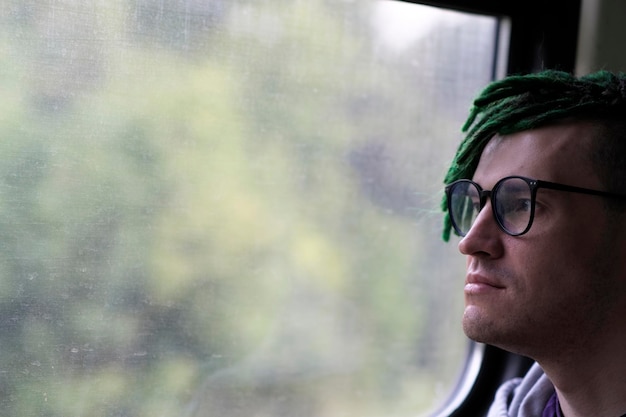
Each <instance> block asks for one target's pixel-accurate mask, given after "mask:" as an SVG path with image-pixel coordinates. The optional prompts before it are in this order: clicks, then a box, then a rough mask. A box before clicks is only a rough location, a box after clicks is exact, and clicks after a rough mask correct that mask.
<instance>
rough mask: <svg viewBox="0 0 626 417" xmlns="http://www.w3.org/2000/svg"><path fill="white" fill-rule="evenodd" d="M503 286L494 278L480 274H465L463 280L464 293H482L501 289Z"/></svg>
mask: <svg viewBox="0 0 626 417" xmlns="http://www.w3.org/2000/svg"><path fill="white" fill-rule="evenodd" d="M504 288H505V287H504V286H503V285H502V284H500V283H499V282H497V281H496V280H494V279H492V278H489V277H487V276H484V275H480V274H467V278H466V280H465V293H466V294H472V295H475V294H482V293H486V292H492V291H498V290H503V289H504Z"/></svg>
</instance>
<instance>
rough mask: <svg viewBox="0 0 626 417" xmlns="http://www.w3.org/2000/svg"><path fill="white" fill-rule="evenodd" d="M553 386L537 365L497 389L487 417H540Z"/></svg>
mask: <svg viewBox="0 0 626 417" xmlns="http://www.w3.org/2000/svg"><path fill="white" fill-rule="evenodd" d="M553 394H554V386H553V385H552V383H551V382H550V380H549V379H548V377H547V376H546V374H544V373H543V370H542V369H541V368H540V367H539V365H538V364H536V363H535V364H534V365H533V366H532V367H531V368H530V370H529V371H528V373H527V374H526V376H524V378H515V379H512V380H510V381H507V382H505V383H504V384H502V385H501V386H500V388H498V391H497V392H496V398H495V400H494V402H493V404H492V405H491V408H490V409H489V413H488V414H487V417H541V415H542V414H543V410H544V408H545V407H546V404H547V403H548V400H549V399H550V397H551V396H552V395H553Z"/></svg>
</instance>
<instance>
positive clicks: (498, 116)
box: [442, 70, 626, 241]
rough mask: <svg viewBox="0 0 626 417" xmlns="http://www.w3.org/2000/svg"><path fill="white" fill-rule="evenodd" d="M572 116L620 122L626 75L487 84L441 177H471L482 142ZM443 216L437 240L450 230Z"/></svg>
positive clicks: (536, 77)
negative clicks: (495, 136)
mask: <svg viewBox="0 0 626 417" xmlns="http://www.w3.org/2000/svg"><path fill="white" fill-rule="evenodd" d="M572 116H576V117H579V118H581V117H582V118H587V119H591V118H601V119H613V118H615V119H618V120H619V119H621V120H626V74H623V73H617V74H616V73H611V72H608V71H600V72H596V73H593V74H590V75H587V76H584V77H580V78H577V77H575V76H573V75H571V74H569V73H566V72H561V71H552V70H550V71H543V72H540V73H536V74H528V75H521V76H510V77H507V78H504V79H502V80H499V81H495V82H493V83H491V84H490V85H488V86H487V87H486V88H485V89H484V90H483V91H482V93H481V94H480V95H479V96H478V97H477V98H476V100H475V101H474V104H473V107H472V109H471V110H470V114H469V117H468V119H467V121H466V122H465V124H464V125H463V128H462V131H463V132H466V133H467V134H466V136H465V139H464V140H463V141H462V142H461V144H460V146H459V148H458V150H457V153H456V155H455V156H454V159H453V161H452V165H451V166H450V169H449V170H448V173H447V174H446V177H445V179H444V183H445V184H449V183H451V182H453V181H456V180H457V179H460V178H472V176H473V175H474V171H475V170H476V167H477V165H478V160H479V159H480V155H481V154H482V151H483V149H484V148H485V146H486V144H487V142H488V141H489V140H490V139H491V137H492V136H493V135H495V134H502V135H506V134H511V133H515V132H521V131H524V130H529V129H533V128H537V127H540V126H544V125H547V124H549V123H550V122H553V121H555V120H558V119H563V118H567V117H572ZM442 208H443V210H444V212H446V215H445V219H444V230H443V239H444V241H448V240H449V239H450V232H451V229H452V226H451V223H450V217H449V215H448V213H447V205H446V201H445V197H444V201H443V202H442Z"/></svg>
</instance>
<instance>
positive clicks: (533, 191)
mask: <svg viewBox="0 0 626 417" xmlns="http://www.w3.org/2000/svg"><path fill="white" fill-rule="evenodd" d="M510 179H521V180H523V181H524V182H526V184H528V188H529V189H530V217H529V219H528V225H527V226H526V228H525V229H524V230H522V231H521V232H519V233H517V232H511V231H510V230H507V228H506V227H505V226H504V224H503V221H502V220H501V219H500V218H499V216H498V214H497V212H496V205H495V204H494V195H496V194H497V192H498V189H499V188H500V187H501V186H502V184H503V183H504V182H505V181H506V180H510ZM464 183H469V184H472V185H473V186H475V187H476V189H477V190H478V196H479V198H480V207H479V209H478V212H479V213H480V211H481V210H482V209H483V207H485V204H487V198H489V200H490V202H491V211H492V214H493V218H494V219H495V220H496V223H497V224H498V226H499V227H500V229H501V230H502V231H503V232H504V233H506V234H507V235H510V236H521V235H523V234H524V233H526V232H528V231H529V230H530V227H531V226H532V224H533V220H534V218H535V201H536V199H537V190H538V189H540V188H547V189H550V190H557V191H566V192H570V193H578V194H587V195H595V196H598V197H605V198H615V199H622V200H626V194H618V193H612V192H608V191H600V190H592V189H590V188H583V187H576V186H573V185H566V184H560V183H557V182H551V181H544V180H536V179H532V178H527V177H522V176H519V175H511V176H508V177H504V178H501V179H500V180H498V182H496V183H495V184H494V186H493V188H492V189H491V190H483V188H482V187H481V186H480V185H479V184H477V183H475V182H474V181H472V180H468V179H460V180H456V181H454V182H452V183H450V184H448V185H446V187H445V193H446V200H447V206H448V215H449V216H450V221H451V223H452V227H453V228H454V231H455V232H456V234H457V235H459V236H461V237H463V236H465V235H467V233H469V230H467V232H463V231H462V230H461V228H460V227H459V226H458V225H457V224H456V221H455V219H454V216H453V214H452V199H451V193H452V189H453V188H454V187H455V186H457V185H458V184H464ZM473 225H474V224H473V223H472V225H471V226H470V229H471V227H472V226H473Z"/></svg>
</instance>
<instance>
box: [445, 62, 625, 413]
mask: <svg viewBox="0 0 626 417" xmlns="http://www.w3.org/2000/svg"><path fill="white" fill-rule="evenodd" d="M464 130H465V131H467V132H468V133H467V137H466V138H465V140H464V141H463V142H462V144H461V146H460V147H459V150H458V152H457V155H456V156H455V159H454V161H453V163H452V166H451V168H450V170H449V172H448V175H447V176H446V179H445V183H446V184H447V185H446V200H445V203H444V209H445V210H446V211H447V216H446V229H445V232H444V239H446V240H447V239H448V238H449V233H450V229H451V228H452V230H454V232H455V233H456V234H457V235H459V236H461V240H460V241H459V250H460V252H461V253H462V254H464V255H465V256H466V257H467V275H466V280H465V311H464V316H463V329H464V331H465V333H466V334H467V336H469V337H470V338H471V339H473V340H476V341H478V342H483V343H488V344H492V345H495V346H498V347H501V348H503V349H506V350H509V351H511V352H515V353H519V354H521V355H524V356H528V357H530V358H532V359H534V360H535V361H536V362H537V363H536V364H535V365H534V366H533V367H532V368H531V370H530V371H529V372H528V374H527V375H526V376H525V377H524V378H523V379H515V380H513V381H509V382H507V383H505V384H504V385H503V386H502V387H500V389H499V390H498V393H497V394H496V399H495V401H494V403H493V405H492V406H491V409H490V411H489V417H505V416H511V417H558V416H563V417H618V416H623V415H626V414H625V413H626V75H624V74H613V73H609V72H605V71H602V72H598V73H595V74H592V75H589V76H585V77H581V78H576V77H574V76H572V75H569V74H566V73H563V72H555V71H547V72H542V73H539V74H532V75H526V76H513V77H509V78H506V79H504V80H500V81H496V82H494V83H492V84H491V85H490V86H488V87H487V88H486V89H485V90H484V91H483V93H482V95H481V96H479V97H478V98H477V99H476V101H475V103H474V107H473V109H472V111H471V114H470V117H469V119H468V121H467V123H466V125H465V126H464Z"/></svg>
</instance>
